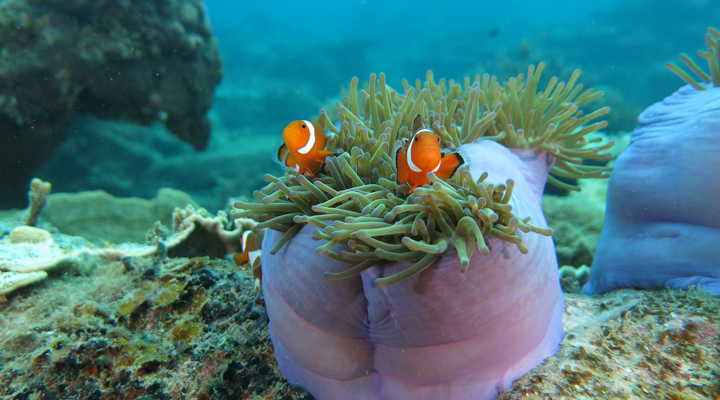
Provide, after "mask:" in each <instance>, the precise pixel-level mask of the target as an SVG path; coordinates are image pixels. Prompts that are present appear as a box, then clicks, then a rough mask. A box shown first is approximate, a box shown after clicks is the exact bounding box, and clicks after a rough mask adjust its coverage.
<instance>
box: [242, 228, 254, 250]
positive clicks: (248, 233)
mask: <svg viewBox="0 0 720 400" xmlns="http://www.w3.org/2000/svg"><path fill="white" fill-rule="evenodd" d="M251 232H252V231H251V230H249V229H248V230H246V231H245V232H243V234H242V248H243V250H245V249H246V248H247V238H248V235H250V233H251Z"/></svg>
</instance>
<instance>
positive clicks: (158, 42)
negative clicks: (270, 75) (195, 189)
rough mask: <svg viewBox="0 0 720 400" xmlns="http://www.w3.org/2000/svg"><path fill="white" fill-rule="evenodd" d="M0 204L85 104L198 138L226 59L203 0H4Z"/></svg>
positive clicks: (204, 135)
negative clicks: (219, 48)
mask: <svg viewBox="0 0 720 400" xmlns="http://www.w3.org/2000/svg"><path fill="white" fill-rule="evenodd" d="M0 43H2V44H1V45H0V46H1V48H2V52H1V53H0V65H2V67H0V142H2V143H3V146H2V147H1V148H0V169H2V170H3V171H4V174H3V175H4V177H5V179H3V180H2V182H0V193H2V195H1V196H0V208H10V207H22V206H23V202H24V200H25V196H24V194H25V185H26V183H27V182H28V180H29V178H30V176H31V175H32V173H33V171H35V170H36V169H37V168H38V167H40V166H41V165H42V164H43V163H44V162H46V161H47V160H48V159H49V158H50V157H51V156H52V155H53V153H54V151H55V149H56V148H57V147H58V145H59V144H60V143H61V142H62V141H63V139H64V138H65V137H66V135H67V129H68V127H69V126H70V124H71V122H72V121H73V119H74V118H75V117H76V116H78V115H81V114H86V115H87V114H89V115H94V116H97V117H99V118H102V119H125V120H128V121H132V122H135V123H138V124H142V125H148V124H152V123H155V122H158V121H161V122H163V123H164V124H165V126H166V127H167V129H168V130H169V131H170V132H172V133H173V134H175V135H177V136H178V137H179V138H180V139H182V140H183V141H185V142H187V143H189V144H190V145H191V146H192V147H193V148H195V149H198V150H201V149H204V148H205V146H206V145H207V142H208V140H209V138H210V132H211V129H210V122H209V120H208V118H207V116H206V113H207V111H208V110H209V109H210V107H211V106H212V96H213V92H214V89H215V86H217V84H218V83H219V82H220V79H221V77H222V66H221V61H220V55H219V52H218V48H217V43H216V39H215V37H214V36H213V33H212V30H211V27H210V24H209V21H208V19H207V16H206V13H205V8H204V5H203V4H202V2H201V1H199V0H182V1H170V2H147V1H140V0H125V1H117V2H114V1H113V2H111V1H89V0H71V1H60V0H30V1H26V0H8V1H4V2H2V4H1V5H0Z"/></svg>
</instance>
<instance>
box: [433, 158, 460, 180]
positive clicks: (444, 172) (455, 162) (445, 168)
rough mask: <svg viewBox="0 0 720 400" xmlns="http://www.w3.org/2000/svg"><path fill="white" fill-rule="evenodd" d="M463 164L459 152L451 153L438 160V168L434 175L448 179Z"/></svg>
mask: <svg viewBox="0 0 720 400" xmlns="http://www.w3.org/2000/svg"><path fill="white" fill-rule="evenodd" d="M463 164H465V159H463V157H462V156H461V155H460V153H451V154H450V155H447V156H445V157H443V158H442V159H441V160H440V168H439V169H438V170H437V172H435V175H437V177H438V178H440V179H450V178H452V177H453V175H455V172H457V170H458V168H460V166H461V165H463Z"/></svg>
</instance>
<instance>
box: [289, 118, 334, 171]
mask: <svg viewBox="0 0 720 400" xmlns="http://www.w3.org/2000/svg"><path fill="white" fill-rule="evenodd" d="M283 140H284V142H285V143H283V145H282V146H280V149H279V150H278V160H279V161H280V162H281V163H282V164H283V165H285V166H286V167H289V168H295V169H297V171H298V174H304V173H308V174H310V176H315V174H317V173H318V171H320V166H321V165H322V163H324V162H325V157H327V156H329V155H330V154H332V152H330V151H325V144H326V138H325V114H320V118H319V119H318V122H310V121H306V120H302V121H293V122H291V123H289V124H288V126H286V127H285V130H283Z"/></svg>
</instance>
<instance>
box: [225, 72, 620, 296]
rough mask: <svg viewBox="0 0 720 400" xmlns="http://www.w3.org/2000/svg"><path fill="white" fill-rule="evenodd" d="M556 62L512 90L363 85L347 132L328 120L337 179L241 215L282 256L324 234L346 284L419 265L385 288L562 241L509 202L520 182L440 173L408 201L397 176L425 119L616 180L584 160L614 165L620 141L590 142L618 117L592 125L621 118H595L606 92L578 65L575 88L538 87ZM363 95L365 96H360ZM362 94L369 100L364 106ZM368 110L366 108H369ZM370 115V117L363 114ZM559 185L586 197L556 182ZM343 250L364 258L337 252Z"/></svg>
mask: <svg viewBox="0 0 720 400" xmlns="http://www.w3.org/2000/svg"><path fill="white" fill-rule="evenodd" d="M543 68H544V64H542V63H540V64H539V65H538V66H537V69H536V68H535V67H534V66H530V67H529V68H528V73H527V77H525V76H523V75H522V74H521V75H519V76H517V77H515V78H511V79H509V80H508V81H507V82H505V83H503V84H501V83H500V82H498V80H497V79H496V78H495V77H494V76H492V77H491V76H490V75H488V74H485V75H483V76H476V77H475V79H474V80H473V79H470V78H466V79H465V80H464V81H463V82H462V83H459V82H455V81H453V80H449V81H446V80H444V79H441V80H440V81H439V82H437V83H436V82H435V81H434V77H433V75H432V73H431V72H428V74H427V81H426V82H425V83H424V84H421V83H420V81H417V82H416V84H415V86H414V87H412V86H410V85H409V84H408V82H406V81H403V86H404V88H405V94H404V95H403V94H400V93H398V92H397V91H396V90H394V89H392V88H391V87H390V86H389V85H387V83H386V79H385V75H384V74H380V75H379V77H376V76H375V75H374V74H373V75H371V76H370V82H369V88H368V90H367V91H366V90H358V79H357V78H353V80H352V83H351V87H350V94H349V96H347V97H345V98H343V100H342V104H340V103H338V104H337V109H338V116H339V120H340V122H339V127H337V126H333V125H332V124H328V128H329V129H330V130H331V131H332V134H330V135H328V146H327V149H328V150H330V151H332V152H333V153H334V155H333V156H330V157H328V158H327V159H326V165H327V167H326V174H323V175H321V176H320V178H319V179H315V180H314V181H312V182H311V181H310V180H309V179H308V178H307V177H305V176H304V175H297V174H295V173H294V172H293V171H287V172H286V173H285V176H284V177H282V178H277V177H274V176H272V175H265V179H266V180H267V181H269V182H270V184H269V185H267V186H266V187H265V188H263V189H262V190H260V191H256V192H255V194H254V195H255V197H256V198H257V199H258V200H260V201H261V203H250V202H237V203H236V204H235V207H236V208H239V209H240V212H239V213H238V216H251V217H253V218H255V219H256V220H257V221H258V222H259V225H258V228H260V229H263V228H270V229H273V230H276V231H280V232H285V234H284V235H283V237H282V239H281V240H280V241H279V242H278V243H277V245H276V246H275V247H274V248H273V249H272V251H271V252H272V253H273V254H274V253H275V252H277V250H278V249H279V248H280V247H281V246H283V245H284V244H285V243H286V242H287V241H288V240H290V239H291V238H292V237H293V236H294V235H295V234H297V232H298V231H299V230H300V229H301V228H302V227H303V225H304V224H308V223H309V224H312V225H315V226H317V227H318V228H320V229H317V230H315V231H314V235H315V236H314V237H315V238H316V239H318V240H325V241H326V243H324V244H323V245H321V246H319V247H318V249H317V252H318V253H321V254H324V255H326V256H327V257H330V258H332V259H335V260H339V261H342V262H345V263H348V264H351V265H352V267H351V268H350V269H348V270H347V271H344V272H341V273H332V274H326V277H328V278H330V279H343V278H347V277H350V276H353V275H355V274H358V273H360V272H362V271H363V270H365V269H367V268H370V267H371V266H373V265H376V264H378V262H381V261H383V260H389V261H416V263H415V264H414V265H413V266H412V267H410V268H408V269H407V270H405V271H402V272H401V273H398V274H396V275H393V276H389V277H384V278H380V279H378V280H377V281H376V282H375V284H376V285H378V286H384V285H388V284H392V283H395V282H397V281H399V280H402V279H405V278H407V277H410V276H412V275H414V274H417V273H419V272H421V271H422V270H423V269H425V268H427V267H429V266H430V265H432V263H433V262H434V261H436V260H437V259H438V257H439V255H440V254H442V253H443V252H445V250H447V249H448V248H450V247H452V248H454V249H455V250H456V251H457V254H458V257H459V258H460V260H461V268H462V271H463V272H464V271H465V270H466V269H467V267H468V265H469V259H470V257H472V255H473V252H474V250H475V248H476V247H477V249H478V251H479V252H480V253H481V254H485V255H487V254H488V251H489V250H488V248H487V246H486V244H485V241H486V240H487V239H488V238H490V237H497V238H500V239H502V240H505V241H507V242H510V243H514V244H516V245H517V246H518V248H519V249H520V251H522V252H523V253H526V252H527V248H526V247H525V246H524V245H523V243H522V238H521V236H519V234H518V231H519V232H524V233H528V232H534V233H538V234H542V235H550V234H551V232H552V231H551V230H550V229H547V228H541V227H538V226H536V225H533V224H531V221H530V220H529V218H526V217H523V216H519V215H516V214H514V213H513V212H512V208H511V207H510V206H509V205H508V202H509V199H510V197H511V196H512V191H513V186H514V182H513V181H512V180H509V181H507V182H505V183H490V182H486V177H487V174H485V175H483V176H481V177H480V179H478V180H475V179H473V177H472V176H471V175H470V172H469V171H468V170H467V169H464V170H461V171H460V173H458V174H456V175H457V177H456V178H454V179H451V180H448V181H443V180H441V179H438V178H437V177H435V176H434V175H432V174H431V175H430V182H431V185H430V186H429V187H428V186H426V187H422V188H418V189H417V190H416V191H415V192H414V193H413V194H412V195H410V196H407V197H406V196H405V195H404V194H403V193H404V192H406V190H403V186H400V185H398V184H397V183H395V182H396V180H395V174H396V167H395V165H394V164H395V163H394V161H393V149H396V148H397V147H398V146H400V145H401V144H402V142H403V141H404V140H407V139H409V138H410V137H411V135H412V132H410V131H409V129H408V127H409V126H411V124H412V121H413V119H414V118H415V116H416V115H421V116H422V119H423V121H425V122H426V123H427V124H428V125H430V126H431V127H432V129H433V131H435V132H438V133H439V134H440V138H441V145H442V146H443V147H444V148H446V149H449V150H455V149H458V148H459V147H460V146H461V145H462V144H464V143H473V142H476V141H479V140H493V141H497V142H499V143H501V144H503V145H504V146H506V147H510V148H518V149H538V150H542V151H546V152H547V153H549V154H551V155H552V156H554V157H555V164H554V166H553V167H552V169H551V170H550V173H551V174H554V175H556V176H559V177H572V178H606V177H607V176H608V172H609V170H610V169H609V168H607V167H598V166H590V165H582V163H581V159H583V158H586V159H607V158H609V154H607V153H602V150H606V149H608V148H610V147H612V145H613V143H612V142H607V143H604V144H600V143H597V142H598V141H599V140H600V139H593V140H590V141H587V140H585V136H586V135H587V134H588V133H591V132H594V131H597V130H599V129H602V128H604V127H605V126H606V125H607V123H606V122H595V123H590V122H591V121H593V120H595V119H596V118H598V117H601V116H602V115H605V114H607V113H608V112H609V109H608V108H602V109H599V110H597V111H595V112H593V113H590V114H587V115H584V114H583V112H582V110H580V107H582V106H583V105H586V104H587V103H589V102H591V101H593V100H596V99H598V98H599V97H601V96H602V92H595V91H594V90H593V89H588V90H585V91H583V85H582V84H577V79H578V77H579V76H580V71H579V70H576V71H575V72H574V73H573V75H572V76H571V78H570V79H569V80H568V82H567V83H565V82H560V83H558V82H557V78H556V77H553V78H551V79H550V80H549V82H548V84H547V86H546V87H545V90H544V91H541V92H538V83H539V80H540V75H541V73H542V70H543ZM359 96H360V97H359ZM361 99H362V101H361ZM361 106H362V108H361ZM361 110H363V112H361ZM548 180H549V182H550V183H553V184H555V185H558V186H561V187H564V188H566V189H571V190H579V188H577V187H575V186H571V185H568V184H565V183H563V182H560V181H559V180H557V179H555V178H553V177H552V176H550V177H549V178H548ZM338 244H342V245H346V246H348V247H349V248H350V249H351V250H353V251H341V252H340V253H338V252H336V251H334V250H332V247H333V246H335V245H338Z"/></svg>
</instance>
